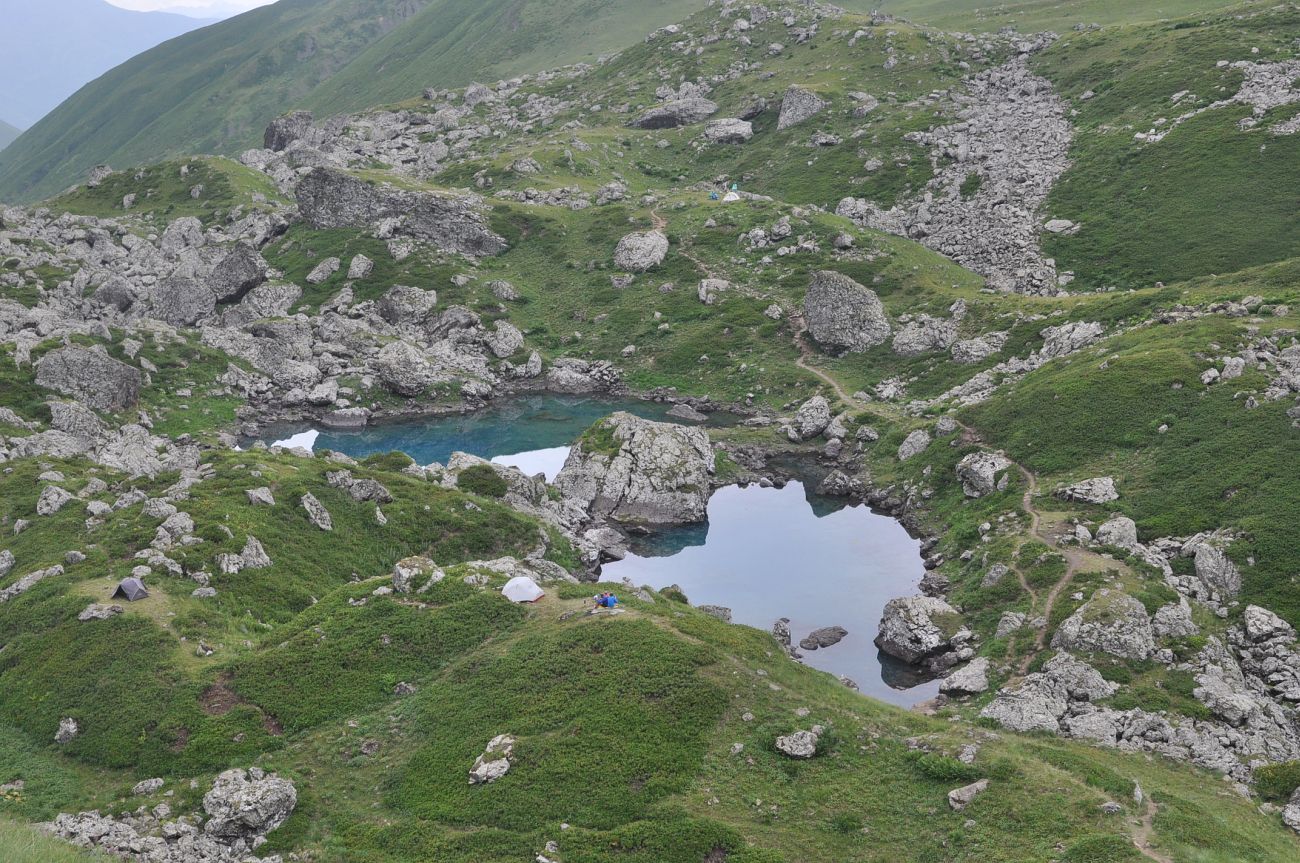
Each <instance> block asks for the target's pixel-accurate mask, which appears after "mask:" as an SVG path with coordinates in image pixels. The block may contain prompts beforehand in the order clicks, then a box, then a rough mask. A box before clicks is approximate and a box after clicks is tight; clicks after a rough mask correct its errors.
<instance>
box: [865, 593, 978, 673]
mask: <svg viewBox="0 0 1300 863" xmlns="http://www.w3.org/2000/svg"><path fill="white" fill-rule="evenodd" d="M935 617H945V618H948V619H950V620H955V619H957V617H958V614H957V609H955V608H953V607H952V606H951V605H949V604H948V603H946V602H944V601H943V600H942V599H938V598H935V597H930V596H906V597H898V598H895V599H891V600H890V601H889V602H888V603H887V604H886V605H885V610H884V613H883V614H882V615H881V618H880V630H879V632H878V633H877V634H876V639H875V644H876V647H879V648H880V649H881V650H882V651H884V652H885V653H888V654H889V655H890V656H893V657H896V658H898V659H901V660H903V661H904V662H908V663H911V664H917V663H919V662H921V661H923V660H925V659H928V658H930V657H932V656H935V655H936V654H939V653H943V652H946V651H947V650H949V649H950V648H951V646H952V645H951V641H950V639H951V635H950V634H949V633H948V632H947V631H946V629H945V628H944V627H942V626H940V624H939V623H936V622H935V620H934V618H935Z"/></svg>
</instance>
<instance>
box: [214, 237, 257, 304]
mask: <svg viewBox="0 0 1300 863" xmlns="http://www.w3.org/2000/svg"><path fill="white" fill-rule="evenodd" d="M267 269H268V264H267V263H266V260H265V259H264V258H263V257H262V256H261V255H260V254H258V252H257V249H255V248H253V247H252V245H250V244H249V243H244V242H240V243H236V244H235V247H234V248H233V249H231V250H230V251H229V252H227V253H226V255H225V257H223V258H222V259H221V260H219V261H217V265H216V266H215V267H213V268H212V273H211V274H210V275H209V276H208V278H207V282H206V285H207V288H208V290H209V291H211V292H212V296H213V298H214V299H215V300H216V301H217V302H218V303H234V302H238V301H239V300H241V299H243V298H244V295H245V294H247V293H248V292H249V291H251V290H253V289H254V288H256V287H257V286H258V285H260V284H262V283H263V282H264V281H266V271H267Z"/></svg>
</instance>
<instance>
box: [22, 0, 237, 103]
mask: <svg viewBox="0 0 1300 863" xmlns="http://www.w3.org/2000/svg"><path fill="white" fill-rule="evenodd" d="M210 23H211V19H198V18H193V17H187V16H185V15H174V14H170V13H166V12H133V11H130V10H128V9H122V8H119V7H117V6H113V5H112V4H110V3H106V2H104V0H5V2H4V3H3V4H0V80H3V81H4V82H5V85H4V87H3V89H0V116H3V117H4V118H5V119H6V120H8V121H9V122H10V123H14V124H16V125H18V126H19V127H22V128H27V127H30V126H32V125H33V124H35V123H36V122H37V121H38V120H40V119H41V117H43V116H45V115H46V114H47V113H49V112H50V111H52V110H53V109H54V108H55V107H57V106H58V105H59V103H60V102H62V101H63V100H64V99H66V98H68V97H69V96H71V95H72V94H73V93H75V92H76V91H77V90H78V89H79V88H80V87H82V85H84V84H85V83H86V82H88V81H92V80H94V79H95V78H98V77H99V76H100V75H102V74H104V73H105V72H107V71H108V70H109V69H112V68H113V67H114V66H117V65H118V64H120V63H122V62H123V61H125V60H128V59H130V58H131V57H133V56H134V55H136V54H138V53H140V52H141V51H145V50H148V49H149V48H152V47H154V46H155V45H157V44H159V43H160V42H165V41H166V40H168V39H171V38H173V37H175V36H179V35H181V34H182V33H187V32H189V31H191V30H195V29H197V28H199V27H204V26H206V25H207V24H210Z"/></svg>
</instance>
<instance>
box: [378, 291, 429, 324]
mask: <svg viewBox="0 0 1300 863" xmlns="http://www.w3.org/2000/svg"><path fill="white" fill-rule="evenodd" d="M437 304H438V292H437V291H432V290H430V291H426V290H424V289H423V288H414V287H410V286H409V285H393V286H392V287H391V288H389V289H388V290H387V291H385V292H384V295H383V296H382V297H380V298H379V299H378V300H377V301H376V302H375V311H376V312H378V313H379V317H381V318H383V319H384V320H385V321H387V322H388V323H390V324H393V325H399V324H419V323H421V322H422V321H424V320H425V318H427V317H428V316H429V314H430V313H431V312H432V311H433V308H434V306H436V305H437Z"/></svg>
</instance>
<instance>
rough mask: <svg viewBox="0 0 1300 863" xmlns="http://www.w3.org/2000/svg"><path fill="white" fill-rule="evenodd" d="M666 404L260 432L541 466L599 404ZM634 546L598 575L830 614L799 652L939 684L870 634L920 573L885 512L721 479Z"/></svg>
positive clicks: (561, 407) (743, 615)
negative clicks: (812, 644) (696, 517)
mask: <svg viewBox="0 0 1300 863" xmlns="http://www.w3.org/2000/svg"><path fill="white" fill-rule="evenodd" d="M670 407H671V406H670V405H664V404H656V403H653V402H644V401H639V400H609V399H599V398H586V397H579V396H556V395H535V396H527V397H522V398H516V399H512V400H510V401H509V402H504V403H501V404H498V405H495V406H493V407H492V408H491V409H490V410H487V411H482V412H479V413H475V414H468V415H455V416H446V417H422V418H419V419H412V420H405V421H401V422H393V423H386V424H382V425H376V426H371V427H368V428H365V429H361V430H356V431H337V430H328V429H327V430H317V429H313V428H311V427H310V426H307V425H303V424H297V425H289V424H286V425H281V426H272V427H268V428H267V429H266V431H265V432H264V434H263V437H262V439H263V440H266V441H267V442H268V443H286V444H290V445H300V446H305V447H306V448H308V449H313V448H315V449H320V448H325V449H331V450H335V451H337V452H342V453H346V454H348V455H350V456H354V457H358V458H360V457H364V456H367V455H372V454H374V453H382V452H391V451H393V450H400V451H402V452H405V453H407V454H408V455H410V456H411V457H412V458H414V459H415V460H416V461H417V462H419V463H421V464H427V463H429V462H432V461H438V462H445V461H446V460H447V458H448V457H449V456H450V455H451V453H453V452H455V451H457V450H460V451H464V452H469V453H473V454H474V455H477V456H480V457H482V458H489V459H492V460H493V461H495V462H498V463H500V464H511V465H515V466H517V467H519V468H521V469H522V470H524V471H525V472H527V473H530V474H533V473H539V472H541V473H545V474H546V476H547V477H548V478H553V477H554V476H555V473H556V472H557V471H558V470H559V469H560V467H561V466H562V465H563V464H564V459H565V457H566V456H567V454H568V451H569V444H571V443H572V442H573V441H574V440H575V439H576V438H577V437H578V435H580V434H581V433H582V431H583V430H585V429H586V428H587V427H588V426H590V425H591V423H593V422H595V421H596V420H597V419H599V418H600V417H602V416H606V415H608V414H610V413H612V412H614V411H616V410H626V411H629V412H631V413H635V414H637V415H639V416H643V417H646V418H647V419H656V420H671V418H670V417H668V416H667V412H668V409H669V408H670ZM727 421H728V418H727V417H717V416H715V417H714V418H712V419H711V422H714V423H725V422H727ZM633 552H634V553H633V554H631V555H629V556H628V557H627V558H625V559H624V560H622V561H617V562H614V563H609V564H606V565H605V567H604V572H603V574H602V580H605V581H620V580H621V579H623V578H624V577H627V578H630V579H631V580H632V581H633V582H635V583H637V584H648V585H651V586H652V587H656V588H663V587H667V586H668V585H670V584H678V585H680V586H681V588H682V589H683V590H684V591H685V593H686V595H687V597H689V598H690V600H691V602H692V603H695V604H697V605H703V604H711V605H725V606H727V607H729V608H730V609H731V610H732V619H733V621H734V622H736V623H743V624H747V625H749V626H754V627H758V628H760V629H764V630H767V629H770V628H771V626H772V622H773V621H775V620H776V619H777V618H780V617H788V618H790V629H791V632H792V634H793V636H794V639H795V641H796V642H797V641H798V640H799V639H800V638H802V637H804V636H805V635H807V634H808V632H810V631H811V630H813V629H817V628H818V627H823V626H842V627H844V628H845V629H847V630H848V632H849V634H848V635H847V636H846V637H845V638H844V640H843V641H841V642H840V643H839V644H836V645H834V646H832V647H828V648H823V649H821V650H815V651H804V661H805V662H806V663H807V664H809V665H811V666H813V667H814V668H819V669H821V670H823V671H828V672H830V673H832V674H835V675H837V676H841V675H842V676H846V677H850V678H852V679H853V680H854V681H856V682H857V684H858V686H859V687H860V688H861V690H862V691H863V692H864V693H866V694H868V695H872V696H875V697H877V698H881V699H884V700H886V701H891V702H893V703H895V704H901V705H904V706H910V705H912V704H915V703H917V702H919V701H924V700H926V699H928V698H931V697H933V696H934V695H935V694H936V693H937V691H938V684H937V683H934V682H928V683H922V684H920V685H912V684H913V683H915V680H914V679H912V678H910V677H909V676H908V674H907V672H906V669H904V668H900V667H899V666H898V665H897V664H889V663H888V659H887V657H881V656H880V655H879V653H878V651H877V650H876V648H875V645H874V644H872V639H873V638H875V635H876V629H877V625H878V623H879V621H880V612H881V610H882V609H883V608H884V606H885V603H886V602H888V601H889V600H890V599H891V598H893V597H895V596H903V595H905V594H911V593H915V592H916V586H917V583H918V582H919V581H920V579H921V576H922V575H923V574H924V570H923V569H922V567H921V557H920V553H919V545H918V543H917V541H916V540H913V539H912V538H911V537H909V536H908V535H907V532H906V531H904V530H903V528H902V526H901V525H900V524H899V523H898V522H897V521H895V520H894V519H892V518H889V517H887V516H883V515H878V514H876V513H873V512H871V510H869V509H868V508H867V507H865V506H845V505H844V503H843V501H840V500H833V499H830V498H825V497H819V496H817V495H812V494H809V493H808V492H807V491H806V489H805V487H804V486H803V484H801V483H798V482H792V483H789V484H788V485H786V486H785V487H784V488H779V489H778V488H760V487H758V486H756V485H753V486H750V487H748V488H740V487H738V486H732V487H729V488H724V489H720V490H719V491H717V492H716V493H715V494H714V495H713V497H712V498H711V499H710V501H709V521H708V523H707V524H703V525H692V526H688V527H682V528H674V529H671V530H667V531H663V532H660V533H657V534H655V535H653V536H651V537H647V538H641V539H638V540H636V542H635V544H634V545H633ZM882 660H883V661H882ZM886 680H888V681H889V683H886ZM890 684H893V685H890ZM909 686H910V688H895V687H909Z"/></svg>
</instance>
